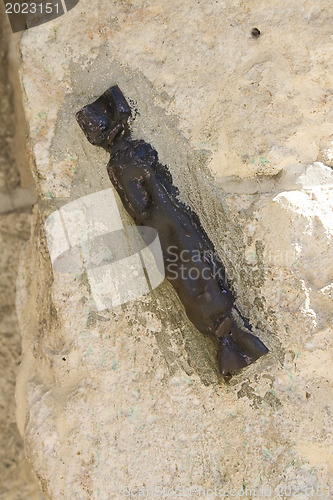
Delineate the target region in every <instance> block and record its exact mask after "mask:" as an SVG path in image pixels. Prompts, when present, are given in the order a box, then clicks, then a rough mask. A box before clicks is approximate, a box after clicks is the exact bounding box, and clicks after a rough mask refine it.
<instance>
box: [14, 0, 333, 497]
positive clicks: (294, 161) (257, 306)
mask: <svg viewBox="0 0 333 500" xmlns="http://www.w3.org/2000/svg"><path fill="white" fill-rule="evenodd" d="M329 3H330V2H329V1H328V0H327V1H326V0H325V1H322V2H320V3H318V2H313V1H308V0H300V1H299V2H297V4H291V3H290V2H287V1H286V0H282V1H281V0H280V1H279V2H277V1H268V0H267V1H266V0H262V1H258V0H251V1H248V2H246V3H245V2H241V1H238V0H237V1H235V2H232V3H231V2H225V1H221V2H215V1H214V2H213V1H210V0H209V1H207V2H191V1H185V2H181V3H180V2H176V1H174V0H170V1H169V2H155V1H149V0H148V1H147V2H142V1H139V0H131V1H128V2H123V1H112V2H108V1H106V0H98V1H97V2H94V3H91V2H87V0H81V1H80V3H79V5H78V6H77V7H75V8H74V9H73V10H72V11H71V12H70V13H68V14H66V16H65V17H63V18H61V19H58V20H55V21H53V22H50V23H48V24H46V25H44V26H41V27H38V28H35V29H32V30H29V31H27V32H26V33H25V34H24V35H23V37H22V40H21V54H22V61H21V70H20V71H21V80H22V88H23V90H24V95H25V111H26V116H27V121H28V127H29V138H30V141H29V157H30V162H31V168H32V170H33V175H34V178H35V184H36V190H37V192H38V195H39V201H38V204H37V205H36V207H35V210H34V214H33V222H32V227H33V230H32V236H31V238H30V241H29V245H28V246H27V247H26V251H25V253H24V256H23V257H22V260H21V272H20V278H19V289H18V298H17V305H18V311H19V319H20V327H21V331H22V335H23V344H22V346H23V363H22V366H21V369H20V374H19V379H18V392H17V394H18V424H19V428H20V431H21V433H22V435H23V436H24V439H25V444H26V449H27V453H28V457H29V459H30V460H31V462H32V464H33V467H34V470H35V472H36V474H37V476H38V477H39V479H40V483H41V485H42V487H43V490H44V491H45V492H47V493H48V495H49V496H50V497H51V498H54V499H58V498H73V499H83V498H92V499H95V498H96V499H97V498H100V499H105V500H107V499H109V498H122V497H123V496H124V494H126V493H128V490H127V489H126V488H129V489H133V491H134V490H135V491H137V490H136V489H137V488H142V489H143V488H147V487H148V488H152V487H157V486H163V487H165V488H167V489H168V488H169V489H170V491H172V488H176V487H183V488H184V491H183V493H181V494H180V495H179V496H180V497H181V495H183V497H184V498H186V495H187V496H189V488H190V487H191V486H192V488H199V487H201V488H204V489H205V491H206V492H207V491H208V489H212V490H213V491H214V489H215V488H217V491H219V490H220V491H223V490H224V491H225V492H229V495H230V494H231V492H233V491H235V490H236V491H238V493H237V495H238V497H241V496H244V492H246V491H248V492H249V491H250V490H251V491H252V489H253V490H254V491H255V492H256V496H257V497H262V498H264V497H265V496H269V494H268V493H269V492H270V491H271V496H272V497H277V496H278V495H279V493H281V496H282V497H290V495H289V492H290V491H291V492H292V495H294V496H293V497H292V498H310V497H311V495H312V492H314V495H315V494H317V493H318V494H319V493H320V492H321V491H323V496H322V498H329V491H328V488H332V487H333V484H332V467H333V465H332V464H333V455H332V454H333V441H332V439H331V437H332V427H331V422H330V415H331V413H332V412H333V407H332V375H331V371H330V366H331V363H332V343H333V339H332V322H331V311H332V282H333V267H332V262H333V259H332V246H331V238H332V231H333V228H332V206H333V197H332V185H333V184H332V180H333V174H332V165H333V164H332V151H333V149H332V135H331V134H332V118H333V115H332V106H331V99H332V96H331V90H332V85H333V81H332V74H331V72H330V71H329V68H330V63H331V60H332V44H331V26H332V19H331V17H332V10H331V9H330V8H329ZM254 27H257V28H258V29H259V30H260V32H261V34H260V36H259V37H258V38H254V37H253V36H252V35H251V31H252V29H253V28H254ZM114 84H118V85H119V86H120V88H121V89H122V91H123V92H124V94H125V95H126V97H127V99H128V100H129V102H130V103H131V105H132V108H133V111H134V120H133V124H132V128H133V131H134V136H135V137H137V138H144V139H145V140H146V141H147V142H150V143H151V144H152V145H153V146H154V147H155V148H156V150H157V151H158V152H159V156H160V160H161V161H162V162H163V163H164V164H166V165H168V167H169V169H170V171H171V172H172V175H173V178H174V182H175V184H176V185H178V187H179V189H180V197H181V199H182V200H183V201H185V202H186V203H188V204H189V205H190V206H191V207H192V208H194V209H195V211H196V212H197V214H198V215H199V217H200V220H201V222H202V224H203V226H204V228H205V230H206V231H207V233H208V234H209V236H210V238H211V239H212V241H213V242H214V245H215V246H216V248H217V250H218V252H219V254H220V256H221V258H222V260H223V262H224V263H225V266H226V269H227V274H228V279H229V280H230V282H231V284H232V287H233V290H234V292H235V296H236V301H237V306H238V308H239V309H240V310H241V311H242V313H243V314H244V315H245V316H247V317H248V318H249V320H250V322H251V323H252V325H253V327H254V331H255V332H256V334H257V335H258V336H259V337H260V338H261V339H262V340H263V341H264V342H265V344H266V345H267V346H268V347H269V349H270V354H269V355H267V356H265V357H264V358H261V359H260V360H259V361H258V362H257V363H255V364H253V365H251V366H250V367H249V368H248V369H246V370H243V371H242V372H241V374H239V375H238V376H237V377H234V378H233V379H232V381H231V383H230V384H229V385H226V384H224V383H223V382H222V381H221V380H219V377H218V373H217V366H216V359H215V353H216V350H215V348H216V346H214V344H213V342H212V341H211V340H210V339H208V338H205V337H203V336H202V335H201V334H199V332H198V331H196V330H195V328H194V327H193V325H191V323H190V322H189V321H188V319H187V318H186V316H185V313H184V310H183V307H182V306H181V304H180V303H179V301H178V299H177V297H176V295H175V293H174V292H173V290H172V289H171V287H170V286H169V285H168V284H167V283H163V284H162V285H161V286H160V287H158V288H157V289H156V290H154V291H153V293H151V294H149V295H146V296H144V297H143V298H141V299H138V300H136V301H132V302H130V303H127V304H124V305H122V306H119V307H117V308H114V309H112V310H104V311H102V312H100V311H97V310H96V306H95V305H94V303H93V301H92V297H91V291H90V288H89V283H88V281H87V277H86V276H85V275H74V274H70V273H60V272H58V271H56V270H54V269H52V265H51V262H50V257H49V253H48V247H47V242H46V238H45V226H44V223H45V220H46V218H47V216H48V215H50V214H51V213H52V212H53V211H54V210H56V209H57V208H59V207H60V206H61V205H63V204H64V203H67V202H69V201H72V200H76V199H78V198H80V197H82V196H84V195H87V194H90V193H94V192H97V191H100V190H103V189H108V188H109V187H110V182H109V179H108V177H107V174H106V168H105V167H106V163H107V155H106V153H105V152H104V151H102V150H98V149H97V148H95V147H93V146H91V145H89V144H88V143H87V141H86V139H85V138H84V136H83V134H82V132H81V131H80V129H79V127H78V126H77V124H76V121H75V113H76V112H77V111H78V110H79V109H80V108H81V107H82V106H83V105H85V104H87V103H89V102H92V101H93V100H94V99H95V98H97V97H98V96H99V95H100V94H101V93H102V92H103V91H104V90H106V89H107V88H108V87H109V86H111V85H114ZM119 209H120V212H121V215H122V217H123V220H124V222H125V223H129V219H128V217H127V216H126V214H125V212H124V210H123V208H122V207H121V203H120V202H119ZM110 217H112V214H110ZM124 488H125V490H124ZM263 488H264V489H263ZM288 488H289V489H288ZM311 488H312V489H311ZM319 488H322V490H319ZM242 492H243V493H242ZM265 492H266V493H267V494H266V493H265ZM193 495H194V494H193ZM198 495H199V493H197V495H196V496H198ZM297 495H298V496H297ZM234 496H235V495H234ZM206 497H207V498H214V493H213V492H210V493H207V495H206ZM236 497H237V496H236Z"/></svg>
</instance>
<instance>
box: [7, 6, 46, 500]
mask: <svg viewBox="0 0 333 500" xmlns="http://www.w3.org/2000/svg"><path fill="white" fill-rule="evenodd" d="M3 10H4V9H3V4H2V3H1V5H0V65H1V72H0V275H1V280H0V338H1V352H0V499H1V500H42V498H44V497H43V496H42V494H41V492H40V488H39V485H38V484H37V482H36V480H35V478H34V477H33V474H32V472H31V467H30V464H29V463H28V461H27V460H26V458H25V453H24V447H23V441H22V437H21V436H20V434H19V431H18V429H17V425H16V415H15V406H16V405H15V379H16V375H17V371H18V366H19V363H20V354H21V336H20V332H19V327H18V322H17V316H16V312H15V293H16V286H15V284H16V275H17V269H18V261H19V255H20V252H21V249H22V246H23V245H24V243H25V242H26V241H27V240H28V238H29V235H30V222H31V204H32V202H31V200H30V209H27V208H26V205H27V203H23V204H22V203H20V202H21V201H22V196H21V195H22V192H23V193H26V192H27V190H28V191H31V192H33V188H30V189H29V188H28V187H27V186H28V185H29V179H30V185H31V174H30V176H29V172H28V169H27V163H26V162H25V169H26V171H25V172H24V169H23V166H24V162H23V159H22V158H23V156H24V142H21V145H20V147H18V148H16V147H15V143H16V137H18V136H20V134H21V132H22V131H19V130H18V129H17V114H16V109H17V106H18V105H19V95H20V94H19V95H17V93H16V90H17V89H19V80H18V76H17V75H16V81H17V85H16V86H15V84H14V83H13V82H14V75H11V74H10V73H11V71H12V58H13V55H12V50H13V47H12V44H15V37H13V38H11V36H12V35H11V33H10V28H9V26H8V23H7V22H6V18H5V16H4V13H3ZM21 106H22V105H21ZM21 125H22V124H21ZM23 130H24V127H23ZM24 135H25V134H24V132H23V136H24ZM22 151H23V155H22V156H21V152H22ZM23 186H24V187H23ZM23 198H24V196H23ZM25 201H27V200H25ZM28 201H29V200H28ZM14 204H16V206H14ZM18 206H20V208H21V210H17V211H15V212H13V211H12V210H13V209H14V208H18ZM24 206H25V209H24V210H23V209H22V208H23V207H24Z"/></svg>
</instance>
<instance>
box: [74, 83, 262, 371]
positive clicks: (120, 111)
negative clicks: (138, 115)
mask: <svg viewBox="0 0 333 500" xmlns="http://www.w3.org/2000/svg"><path fill="white" fill-rule="evenodd" d="M130 116H131V110H130V108H129V106H128V104H127V102H126V100H125V98H124V96H123V94H122V93H121V91H120V89H119V88H118V87H117V86H114V87H111V88H110V89H108V90H107V91H106V92H105V93H104V94H103V95H102V96H101V97H99V98H98V99H97V100H96V101H95V102H93V103H92V104H89V105H88V106H85V107H84V108H82V109H81V110H80V111H79V112H78V113H77V115H76V119H77V121H78V123H79V125H80V127H81V128H82V130H83V132H84V133H85V135H86V137H87V139H88V141H89V142H90V143H91V144H94V145H96V146H101V147H103V148H104V149H106V150H107V151H108V152H109V153H110V155H111V157H110V161H109V164H108V167H107V170H108V174H109V177H110V180H111V182H112V184H113V185H114V187H115V188H116V190H117V192H118V194H119V196H120V198H121V200H122V202H123V204H124V207H125V208H126V210H127V212H128V213H129V214H130V216H131V217H132V218H133V219H134V221H135V223H136V224H137V225H139V226H150V227H153V228H155V229H156V230H157V232H158V235H159V239H160V243H161V247H162V252H163V259H164V265H165V276H166V278H167V279H168V280H169V281H170V283H171V284H172V286H173V287H174V289H175V291H176V292H177V294H178V296H179V299H180V300H181V302H182V303H183V305H184V308H185V311H186V314H187V316H188V317H189V319H190V320H191V322H192V323H193V324H194V326H195V327H196V328H197V329H198V330H199V331H200V332H202V333H204V334H213V335H215V336H216V337H217V338H218V346H219V347H218V363H219V369H220V372H221V373H222V375H223V376H224V377H225V378H226V379H227V378H229V377H230V374H232V373H235V372H237V371H239V370H240V369H241V368H244V367H245V366H247V365H249V364H251V363H252V362H254V361H255V360H257V359H258V358H259V357H260V356H262V355H263V354H266V353H267V352H268V349H267V348H266V347H265V345H264V344H263V343H262V342H261V341H260V340H259V339H258V338H257V337H256V336H255V335H253V334H252V333H250V331H247V330H246V329H245V328H240V327H239V326H238V325H237V324H236V322H235V321H234V319H233V314H232V313H233V309H234V308H235V306H234V298H233V296H232V293H231V292H230V290H229V288H228V286H227V284H226V280H225V276H224V268H223V265H222V263H221V261H220V259H219V257H218V255H217V253H216V251H215V248H214V245H213V243H212V242H211V241H210V239H209V238H208V236H207V234H206V232H205V231H204V229H203V228H202V226H201V224H200V221H199V218H198V216H197V215H196V214H195V213H194V212H193V210H191V209H190V208H189V207H188V206H186V205H185V204H184V203H182V202H181V201H180V200H179V197H178V195H179V192H178V189H177V187H176V186H174V185H173V183H172V177H171V174H170V172H169V170H168V169H167V167H166V166H164V165H162V164H161V163H159V161H158V154H157V152H156V151H155V150H154V149H153V148H152V146H151V145H150V144H148V143H146V142H145V141H143V140H133V139H132V138H131V134H130V131H129V127H128V119H129V118H130ZM184 252H186V254H187V255H194V254H195V256H196V258H195V259H194V260H193V259H186V260H185V261H184V259H183V258H182V256H184ZM175 266H183V270H182V271H183V272H182V273H181V272H178V273H177V272H175ZM186 266H188V267H191V269H186ZM186 270H187V271H189V272H187V273H186ZM217 270H218V272H216V271H217ZM184 271H185V272H184ZM190 271H191V272H190ZM247 326H249V325H248V324H247Z"/></svg>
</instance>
